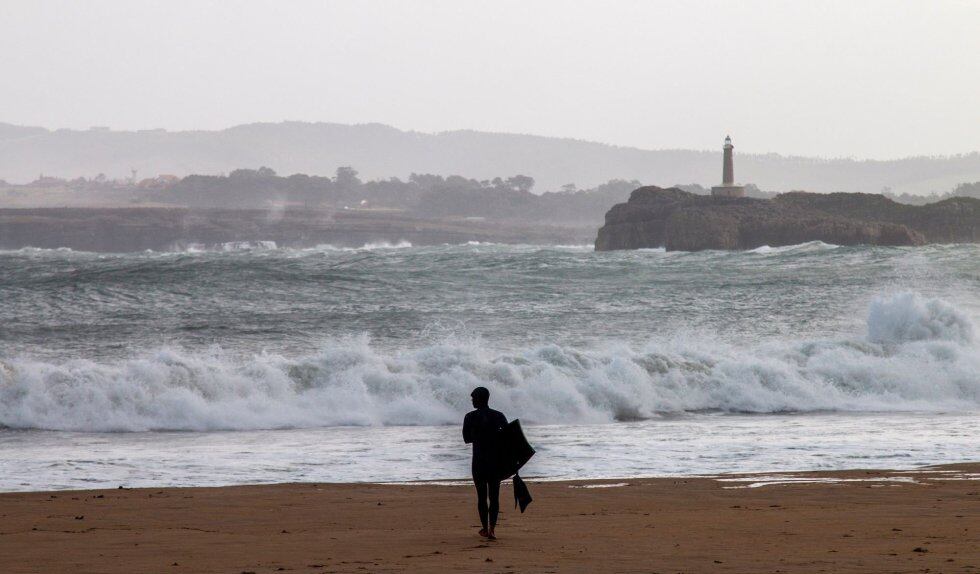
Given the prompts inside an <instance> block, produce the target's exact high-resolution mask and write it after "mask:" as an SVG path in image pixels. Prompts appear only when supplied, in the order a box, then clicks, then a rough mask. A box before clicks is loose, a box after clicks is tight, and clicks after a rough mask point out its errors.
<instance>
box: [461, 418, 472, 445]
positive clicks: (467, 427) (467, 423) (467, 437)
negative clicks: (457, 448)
mask: <svg viewBox="0 0 980 574" xmlns="http://www.w3.org/2000/svg"><path fill="white" fill-rule="evenodd" d="M471 418H472V417H470V415H469V413H467V414H466V416H465V417H463V442H465V443H466V444H470V443H471V442H473V423H472V420H471Z"/></svg>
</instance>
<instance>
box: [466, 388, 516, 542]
mask: <svg viewBox="0 0 980 574" xmlns="http://www.w3.org/2000/svg"><path fill="white" fill-rule="evenodd" d="M506 424H507V417H505V416H504V414H503V413H501V412H500V411H495V410H493V409H491V408H490V407H479V408H477V409H476V410H475V411H471V412H469V413H466V417H465V418H464V419H463V440H464V441H465V442H467V443H473V484H475V485H476V496H477V504H476V508H477V510H478V511H479V513H480V524H482V525H483V528H484V529H486V528H487V525H488V524H489V526H490V528H494V527H495V526H497V514H498V513H499V512H500V477H499V471H498V469H497V468H496V465H497V461H496V454H497V433H498V431H500V429H501V428H503V426H504V425H506ZM488 498H489V499H490V505H489V508H488V506H487V499H488Z"/></svg>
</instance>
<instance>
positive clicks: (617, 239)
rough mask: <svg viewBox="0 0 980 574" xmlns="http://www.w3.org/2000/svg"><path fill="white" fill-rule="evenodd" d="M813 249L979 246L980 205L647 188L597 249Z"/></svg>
mask: <svg viewBox="0 0 980 574" xmlns="http://www.w3.org/2000/svg"><path fill="white" fill-rule="evenodd" d="M808 241H823V242H825V243H832V244H835V245H897V246H901V245H923V244H926V243H977V242H980V200H978V199H973V198H966V197H955V198H951V199H947V200H944V201H940V202H937V203H931V204H927V205H922V206H913V205H903V204H900V203H896V202H894V201H892V200H890V199H888V198H887V197H884V196H882V195H876V194H867V193H830V194H820V193H806V192H791V193H784V194H781V195H778V196H776V197H775V198H774V199H771V200H768V199H754V198H748V197H737V198H727V197H711V196H704V195H695V194H692V193H688V192H685V191H682V190H680V189H677V188H667V189H663V188H659V187H655V186H647V187H641V188H639V189H636V190H634V191H633V193H632V194H631V195H630V198H629V201H627V202H626V203H620V204H617V205H615V206H613V208H612V209H610V210H609V211H608V212H607V213H606V223H605V225H604V226H603V227H602V228H601V229H599V235H598V237H597V238H596V242H595V248H596V250H597V251H612V250H616V249H642V248H655V247H664V248H666V249H667V250H668V251H699V250H703V249H724V250H737V249H754V248H756V247H761V246H763V245H769V246H771V247H776V246H780V245H796V244H799V243H805V242H808Z"/></svg>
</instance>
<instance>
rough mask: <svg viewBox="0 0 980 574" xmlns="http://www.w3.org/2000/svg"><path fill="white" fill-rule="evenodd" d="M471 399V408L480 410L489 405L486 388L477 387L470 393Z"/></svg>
mask: <svg viewBox="0 0 980 574" xmlns="http://www.w3.org/2000/svg"><path fill="white" fill-rule="evenodd" d="M470 397H471V398H472V399H473V407H475V408H480V407H485V406H487V405H489V404H490V391H489V390H488V389H487V388H486V387H477V388H475V389H473V392H472V393H470Z"/></svg>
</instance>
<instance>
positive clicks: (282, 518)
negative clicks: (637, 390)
mask: <svg viewBox="0 0 980 574" xmlns="http://www.w3.org/2000/svg"><path fill="white" fill-rule="evenodd" d="M529 482H530V485H531V488H532V493H533V494H534V496H535V499H536V500H535V502H534V503H533V504H532V505H531V507H530V508H529V510H528V512H527V513H526V514H523V515H522V514H519V513H518V512H516V511H515V510H514V509H513V506H512V504H513V498H512V490H511V487H510V486H509V484H508V485H505V487H504V488H503V490H502V493H501V497H502V499H503V504H502V506H503V512H502V516H501V523H500V525H499V527H498V534H499V539H498V540H497V541H493V542H488V541H485V540H483V539H481V538H480V537H479V536H478V535H477V530H478V522H477V520H476V518H477V517H476V512H475V510H474V508H473V506H474V496H473V489H472V488H471V487H470V486H468V485H467V486H462V485H455V486H454V485H445V484H421V485H419V484H413V485H378V484H282V485H261V486H240V487H224V488H167V489H152V488H151V489H116V490H99V491H60V492H32V493H8V494H2V495H0V572H4V573H8V574H15V573H28V572H31V573H34V572H37V573H42V572H43V573H50V574H56V573H69V572H70V573H73V574H81V573H104V574H108V573H117V572H118V573H127V574H130V573H137V572H139V573H150V572H167V573H170V572H172V573H185V572H227V573H234V574H243V573H248V572H254V573H256V574H258V573H267V572H303V573H316V574H319V573H326V572H436V571H457V572H647V573H649V572H661V573H667V572H670V573H676V572H931V573H936V572H948V573H952V572H977V571H980V463H978V464H968V465H953V466H944V467H933V468H930V469H926V470H921V471H914V472H910V471H894V472H889V471H879V470H868V471H864V470H855V471H848V472H825V473H812V472H811V473H789V474H778V475H727V476H722V477H702V478H660V479H624V480H615V481H593V482H541V481H535V480H531V481H529Z"/></svg>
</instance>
